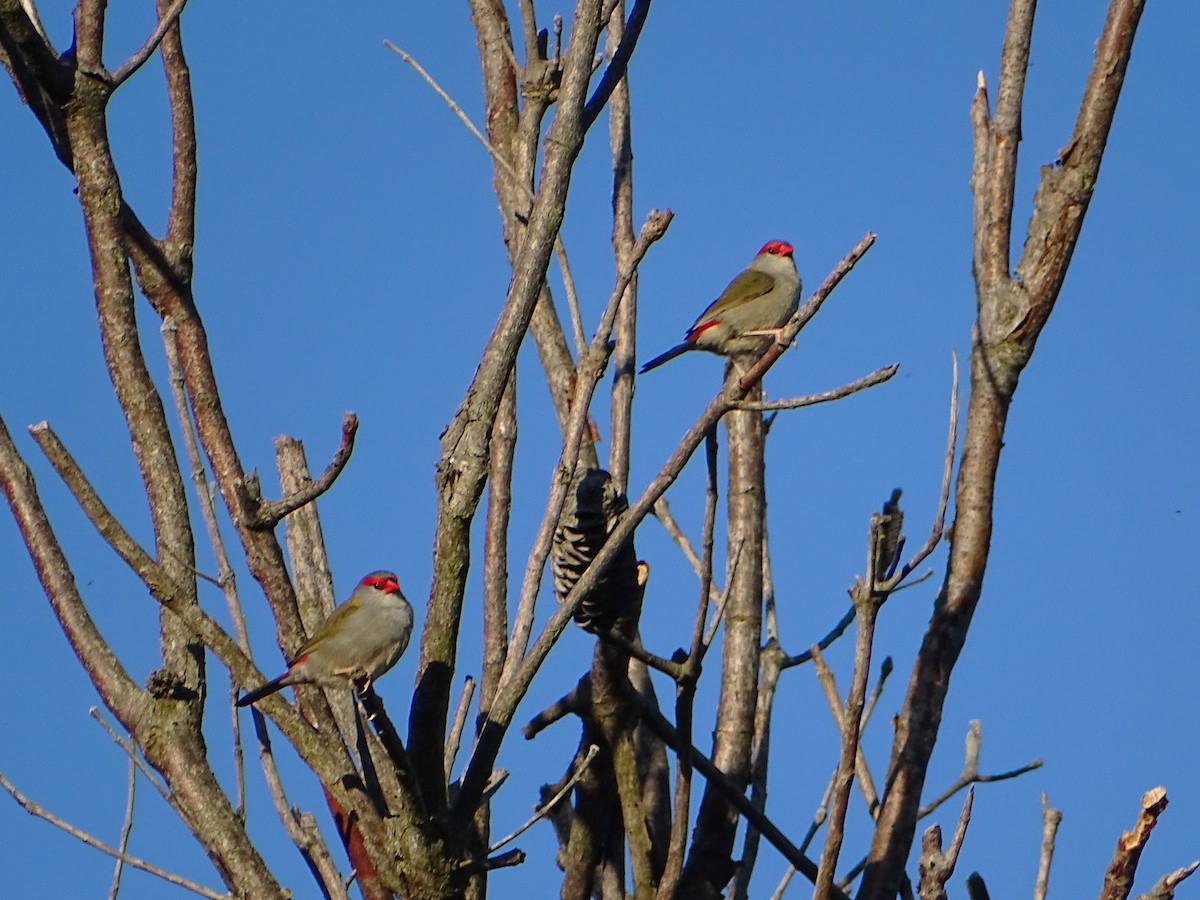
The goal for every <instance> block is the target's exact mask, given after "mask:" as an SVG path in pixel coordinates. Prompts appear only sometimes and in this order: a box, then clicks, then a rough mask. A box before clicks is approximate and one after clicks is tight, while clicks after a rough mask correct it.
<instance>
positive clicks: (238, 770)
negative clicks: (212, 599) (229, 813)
mask: <svg viewBox="0 0 1200 900" xmlns="http://www.w3.org/2000/svg"><path fill="white" fill-rule="evenodd" d="M160 330H161V332H162V338H163V350H164V352H165V355H166V359H167V372H168V374H169V382H170V385H171V396H172V397H173V399H174V401H175V415H176V416H177V417H178V419H179V425H180V428H181V429H182V431H183V444H184V448H185V449H186V451H187V457H188V464H189V466H190V468H191V473H192V484H193V486H194V487H195V489H196V499H197V500H198V501H199V502H200V514H201V517H202V518H203V519H204V527H205V530H206V531H207V532H208V540H209V544H210V545H211V546H212V550H213V556H214V557H215V558H216V560H217V573H218V578H217V585H218V586H219V587H220V588H221V592H222V594H224V596H225V605H226V607H228V609H229V618H230V621H232V622H233V633H234V637H236V638H237V643H238V646H239V647H241V648H242V650H243V651H245V653H246V655H247V656H250V655H251V654H250V634H249V632H248V631H247V629H246V614H245V612H244V611H243V609H242V600H241V596H240V595H239V594H238V589H237V576H236V575H235V574H234V571H233V566H232V565H231V564H230V562H229V552H228V550H227V549H226V546H225V539H224V537H222V535H221V528H220V526H219V524H218V523H217V509H216V488H215V486H214V485H213V484H212V483H210V482H209V480H208V476H207V475H206V474H205V470H204V460H203V457H202V456H201V453H200V443H199V438H198V437H197V435H196V425H195V422H194V421H193V419H192V413H191V405H190V404H189V402H188V397H187V390H186V387H185V384H184V378H183V366H182V365H180V362H179V347H178V346H177V345H176V343H175V338H176V334H177V332H178V326H177V325H176V323H175V320H174V319H173V318H171V317H170V316H167V317H166V318H165V319H163V323H162V326H161V328H160ZM238 687H239V686H238V684H237V682H235V681H234V680H233V679H232V678H231V679H230V684H229V718H230V722H231V734H232V738H231V740H232V744H233V769H234V780H235V795H236V801H235V808H236V809H237V812H238V815H239V816H244V815H245V812H246V766H245V758H244V755H243V752H242V721H241V717H240V716H239V715H238V713H237V706H236V705H235V703H236V701H237V694H238Z"/></svg>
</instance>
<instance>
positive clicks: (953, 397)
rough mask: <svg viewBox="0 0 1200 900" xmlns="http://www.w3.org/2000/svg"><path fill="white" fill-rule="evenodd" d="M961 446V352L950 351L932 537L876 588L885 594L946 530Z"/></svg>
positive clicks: (934, 544)
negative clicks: (945, 421)
mask: <svg viewBox="0 0 1200 900" xmlns="http://www.w3.org/2000/svg"><path fill="white" fill-rule="evenodd" d="M957 446H958V352H957V351H956V350H951V351H950V415H949V423H948V425H947V427H946V452H945V456H944V457H943V463H942V488H941V493H940V494H939V496H938V510H937V515H936V516H934V519H933V526H932V527H931V528H930V530H929V537H928V538H926V539H925V543H924V544H923V545H922V546H921V549H919V550H918V551H917V552H916V553H914V554H913V556H912V558H911V559H910V560H909V561H908V562H906V563H905V564H904V565H903V566H901V567H900V568H899V569H898V570H897V571H896V572H895V573H894V574H893V575H892V577H891V578H888V579H886V580H885V581H884V582H883V583H882V584H880V585H878V587H877V588H876V589H877V590H878V591H880V592H882V593H889V592H891V591H894V590H895V589H896V588H897V587H899V585H900V583H901V582H902V581H904V579H906V578H907V577H908V576H909V575H911V574H912V572H913V570H914V569H916V568H917V566H919V565H920V564H921V563H923V562H924V561H925V559H926V557H928V556H929V554H930V553H932V552H933V551H934V548H935V547H937V545H938V543H939V542H940V541H941V539H942V535H943V534H944V533H945V525H946V508H947V507H948V506H949V503H950V486H951V484H952V483H953V481H954V455H955V451H956V450H957Z"/></svg>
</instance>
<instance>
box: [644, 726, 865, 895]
mask: <svg viewBox="0 0 1200 900" xmlns="http://www.w3.org/2000/svg"><path fill="white" fill-rule="evenodd" d="M639 709H640V711H641V714H642V720H643V721H644V722H646V724H647V725H649V726H650V729H651V730H652V731H653V732H654V733H655V734H657V735H658V736H659V738H660V739H661V740H662V741H663V743H665V744H666V745H667V746H668V747H674V746H676V744H677V735H676V732H675V728H674V727H673V726H672V725H671V723H670V722H668V721H667V720H666V718H665V717H664V716H663V715H662V713H660V712H659V711H658V710H656V709H653V708H651V707H649V706H647V705H646V704H645V703H641V704H639ZM689 756H690V757H691V762H692V765H694V766H695V767H696V770H697V771H699V772H700V774H701V775H703V776H704V777H705V779H706V780H707V781H708V783H709V784H712V785H715V786H716V787H717V789H718V790H720V791H721V793H722V794H723V795H724V796H725V798H726V799H727V800H728V801H729V803H730V805H732V806H733V807H735V808H736V809H737V811H738V812H739V813H741V814H742V815H743V816H744V817H745V818H746V821H747V822H749V823H750V824H751V825H753V826H754V827H755V828H757V829H758V830H759V831H760V832H761V833H762V836H763V837H764V838H766V839H767V840H768V841H769V842H770V843H771V845H772V846H774V847H775V849H776V850H778V851H779V852H780V853H781V854H782V855H783V857H784V858H785V859H786V860H788V861H789V862H790V863H792V864H793V865H794V866H795V867H796V868H797V870H799V872H800V873H801V874H802V875H804V877H805V878H808V879H809V880H810V881H814V880H815V879H816V877H817V864H816V863H814V862H813V861H812V860H811V859H809V858H808V857H807V856H805V855H804V854H803V853H802V852H801V851H800V849H799V848H798V847H796V845H795V844H793V843H792V842H791V841H790V840H788V838H787V836H786V835H785V834H784V833H783V832H782V831H781V830H780V829H779V827H778V826H776V825H775V823H774V822H772V821H771V820H770V819H769V818H768V817H767V815H766V814H765V813H764V812H762V810H759V809H757V808H756V807H755V806H754V804H753V803H751V802H750V800H749V798H747V797H746V795H745V794H743V793H742V792H741V791H739V790H738V789H737V788H736V787H735V786H734V785H733V784H731V783H730V782H729V778H728V777H727V776H726V775H725V773H724V772H722V771H721V770H720V769H718V768H717V767H716V766H715V765H714V764H713V762H712V760H710V759H709V758H708V757H707V756H705V755H704V754H703V753H701V752H700V750H698V749H697V748H696V747H695V746H693V747H691V748H690V749H689ZM830 896H831V897H832V898H833V900H848V898H847V897H846V895H845V893H843V892H842V891H841V890H840V889H838V888H836V887H835V888H833V889H832V891H831V893H830Z"/></svg>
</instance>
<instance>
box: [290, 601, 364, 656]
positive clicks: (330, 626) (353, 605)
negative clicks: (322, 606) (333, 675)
mask: <svg viewBox="0 0 1200 900" xmlns="http://www.w3.org/2000/svg"><path fill="white" fill-rule="evenodd" d="M361 606H362V604H361V603H360V602H359V601H358V600H355V599H350V600H347V601H346V602H345V603H343V604H342V605H341V606H339V607H338V608H337V609H335V610H334V611H333V612H332V613H330V614H329V618H328V619H326V620H325V621H324V622H322V623H321V627H320V628H318V629H317V633H316V634H314V635H313V636H312V637H310V638H309V639H308V640H307V641H305V642H304V644H303V645H302V646H301V647H300V649H299V650H297V651H296V658H295V659H293V660H292V664H293V665H294V664H295V663H296V662H297V661H298V660H300V659H301V658H302V657H303V656H304V655H305V654H306V653H311V652H312V650H313V648H314V647H316V646H317V644H319V643H321V642H322V641H324V640H325V639H326V638H327V637H329V635H331V634H337V633H338V632H339V631H341V629H342V626H343V625H345V623H346V620H347V619H348V618H350V616H352V615H354V613H355V612H357V611H358V609H359V608H360V607H361Z"/></svg>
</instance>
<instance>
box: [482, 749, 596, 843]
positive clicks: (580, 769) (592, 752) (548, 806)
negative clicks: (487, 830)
mask: <svg viewBox="0 0 1200 900" xmlns="http://www.w3.org/2000/svg"><path fill="white" fill-rule="evenodd" d="M599 752H600V748H599V747H597V746H596V745H595V744H591V745H590V746H589V747H588V749H587V753H586V754H584V757H583V760H582V761H581V762H580V763H579V765H578V766H576V767H575V771H574V772H573V773H572V774H571V777H570V778H568V779H567V783H566V784H564V785H563V786H562V788H561V789H559V791H558V793H556V794H555V795H554V796H553V797H551V798H550V799H549V800H547V801H546V802H545V803H542V804H540V805H539V806H538V807H537V808H536V809H534V811H533V815H532V816H530V818H529V819H528V821H526V822H525V823H524V824H523V825H521V826H520V827H519V828H517V830H516V831H513V832H511V833H509V834H506V835H505V836H504V837H502V838H500V840H498V841H496V842H495V843H494V844H492V845H491V846H490V847H488V853H495V852H496V851H497V850H499V849H500V848H501V847H503V846H504V845H505V844H508V843H511V842H512V841H515V840H516V839H517V838H519V837H520V836H521V835H522V834H524V833H525V832H526V831H528V830H529V829H530V828H532V827H533V826H534V825H535V824H536V823H537V822H538V821H539V820H541V819H543V818H545V816H546V814H547V813H548V812H550V810H552V809H554V807H555V805H556V804H557V803H558V801H559V800H561V799H562V798H563V797H565V796H566V795H567V792H568V791H570V790H571V788H573V787H574V786H575V782H577V781H578V780H579V779H580V778H582V777H583V773H584V772H585V771H587V767H588V766H589V765H591V763H592V760H593V759H595V757H596V754H597V753H599Z"/></svg>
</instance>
